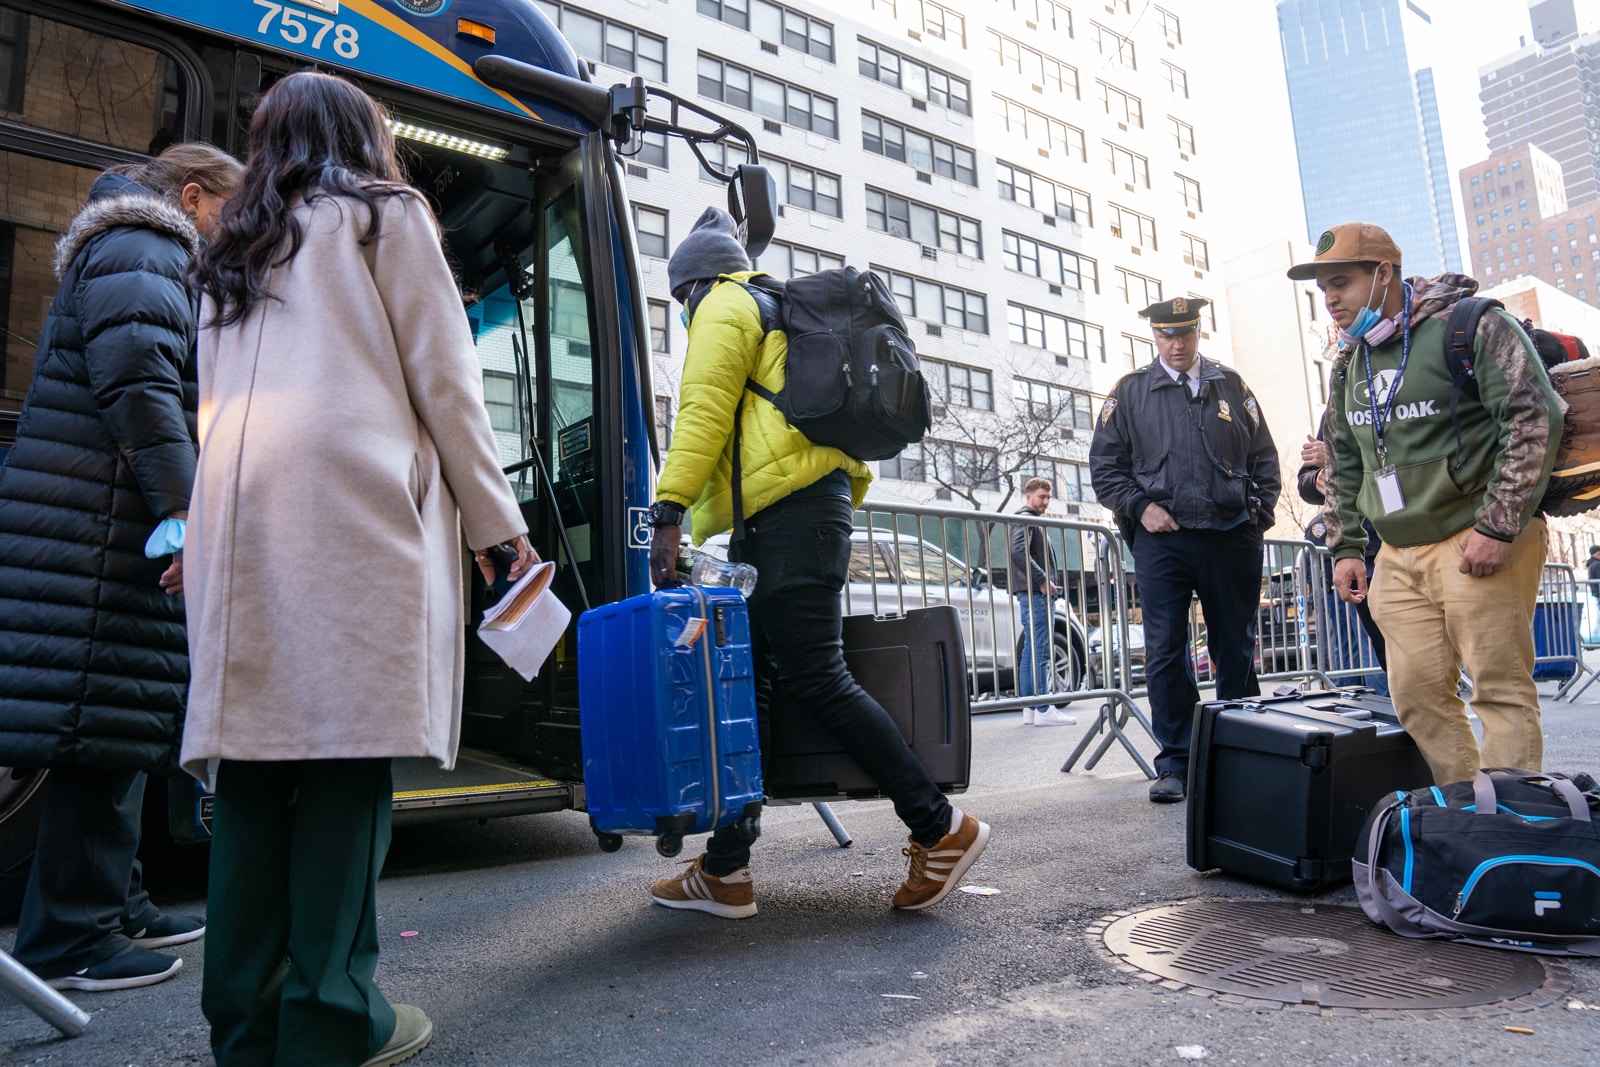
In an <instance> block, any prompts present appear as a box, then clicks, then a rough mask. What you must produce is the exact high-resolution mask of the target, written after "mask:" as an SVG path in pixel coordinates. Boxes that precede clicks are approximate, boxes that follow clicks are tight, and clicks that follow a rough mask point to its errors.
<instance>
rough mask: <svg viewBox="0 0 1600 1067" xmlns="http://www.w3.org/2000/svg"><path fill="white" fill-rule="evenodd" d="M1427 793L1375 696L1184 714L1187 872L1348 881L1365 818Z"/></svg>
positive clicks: (1316, 882)
mask: <svg viewBox="0 0 1600 1067" xmlns="http://www.w3.org/2000/svg"><path fill="white" fill-rule="evenodd" d="M1432 784H1433V776H1432V774H1430V773H1429V771H1428V765H1427V763H1425V762H1424V761H1423V759H1422V753H1421V752H1419V751H1417V745H1416V742H1414V741H1412V740H1411V736H1410V735H1409V734H1407V733H1406V732H1405V730H1403V729H1401V727H1400V724H1399V722H1398V721H1397V720H1396V719H1395V714H1394V705H1393V704H1391V703H1390V702H1389V700H1388V698H1386V697H1380V696H1377V695H1376V694H1374V693H1372V692H1370V691H1367V690H1360V689H1351V690H1343V691H1336V692H1312V693H1302V694H1297V695H1291V696H1286V697H1255V698H1250V699H1247V700H1219V701H1211V702H1208V703H1202V704H1200V705H1198V706H1197V707H1196V708H1195V719H1194V737H1193V741H1192V744H1191V746H1190V763H1189V813H1188V815H1189V826H1188V831H1189V833H1188V849H1187V851H1188V860H1189V866H1191V867H1193V868H1194V869H1195V870H1199V871H1204V870H1210V869H1212V868H1214V867H1220V868H1222V869H1223V870H1225V871H1229V872H1231V873H1234V874H1240V875H1244V876H1245V877H1247V878H1253V879H1255V880H1257V881H1261V882H1268V883H1270V884H1272V885H1279V886H1284V887H1286V888H1288V889H1306V890H1316V889H1323V888H1326V887H1327V886H1330V885H1334V884H1336V883H1339V882H1344V881H1348V880H1349V879H1350V857H1351V856H1352V855H1353V854H1354V853H1355V851H1356V848H1357V843H1358V842H1357V839H1358V838H1359V837H1360V836H1361V827H1362V824H1363V823H1364V822H1365V821H1366V818H1367V813H1368V812H1370V811H1371V810H1372V809H1373V808H1374V807H1376V806H1377V805H1378V804H1379V803H1380V802H1381V801H1382V800H1383V798H1384V797H1386V796H1390V795H1392V794H1394V793H1395V792H1397V791H1405V790H1411V789H1419V788H1423V787H1426V786H1429V785H1432Z"/></svg>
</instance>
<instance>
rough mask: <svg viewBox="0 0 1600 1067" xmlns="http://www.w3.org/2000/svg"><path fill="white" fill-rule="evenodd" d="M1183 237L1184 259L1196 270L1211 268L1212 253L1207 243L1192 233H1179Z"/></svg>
mask: <svg viewBox="0 0 1600 1067" xmlns="http://www.w3.org/2000/svg"><path fill="white" fill-rule="evenodd" d="M1179 236H1180V237H1181V238H1182V239H1183V244H1182V248H1183V261H1184V262H1185V263H1187V264H1189V266H1191V267H1194V268H1195V269H1196V270H1210V269H1211V254H1210V252H1209V251H1208V250H1207V249H1206V243H1205V242H1204V241H1202V240H1201V239H1200V238H1198V237H1196V236H1195V235H1194V234H1192V233H1184V234H1179Z"/></svg>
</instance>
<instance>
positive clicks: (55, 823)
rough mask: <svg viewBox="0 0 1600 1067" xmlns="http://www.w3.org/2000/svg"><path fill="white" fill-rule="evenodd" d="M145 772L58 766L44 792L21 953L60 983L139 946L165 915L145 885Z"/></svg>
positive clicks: (20, 930)
mask: <svg viewBox="0 0 1600 1067" xmlns="http://www.w3.org/2000/svg"><path fill="white" fill-rule="evenodd" d="M144 781H145V776H144V772H142V771H126V770H119V771H105V770H97V769H94V768H71V769H65V768H58V769H55V770H52V771H50V773H49V774H47V775H46V776H45V780H44V783H43V784H42V785H41V786H40V790H41V792H42V803H41V805H40V808H39V848H38V851H37V852H36V853H34V857H33V868H32V870H31V871H29V873H28V886H27V890H26V891H25V893H24V895H23V898H22V914H21V916H20V917H19V918H18V919H17V943H16V947H15V949H14V951H13V955H14V956H15V957H16V959H17V961H18V962H19V963H21V964H23V965H24V966H25V967H28V968H29V969H31V970H33V971H35V972H37V973H38V974H39V975H40V976H41V977H44V978H60V977H62V976H63V975H68V974H71V973H73V972H74V971H79V970H82V969H83V968H85V967H93V966H94V965H95V964H97V963H103V962H104V961H106V960H108V959H110V958H111V957H112V956H115V955H118V954H119V953H122V952H126V951H127V950H128V949H130V948H132V947H133V942H131V941H129V940H128V937H127V935H126V933H125V932H124V931H132V932H135V933H136V932H138V931H139V930H140V929H141V928H143V927H145V926H148V925H149V924H150V923H151V922H154V921H155V920H156V919H158V918H160V917H161V912H160V910H159V909H157V908H156V907H155V906H154V905H153V904H151V903H150V895H149V894H148V893H146V892H145V891H144V888H143V886H142V884H141V883H142V881H143V872H142V870H141V868H140V866H139V861H138V860H137V859H135V858H134V853H135V852H137V851H138V849H139V816H140V812H141V810H142V809H143V807H144Z"/></svg>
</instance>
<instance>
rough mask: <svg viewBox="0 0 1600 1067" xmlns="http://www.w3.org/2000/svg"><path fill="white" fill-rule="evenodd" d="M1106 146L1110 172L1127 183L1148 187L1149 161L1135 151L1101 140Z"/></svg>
mask: <svg viewBox="0 0 1600 1067" xmlns="http://www.w3.org/2000/svg"><path fill="white" fill-rule="evenodd" d="M1100 143H1101V144H1103V145H1105V146H1106V160H1107V162H1109V163H1110V164H1111V173H1112V174H1115V175H1116V176H1117V177H1119V178H1121V179H1122V180H1123V181H1124V182H1126V183H1127V184H1129V185H1142V186H1144V187H1145V188H1146V189H1148V188H1150V161H1149V160H1148V159H1146V158H1145V157H1144V156H1141V155H1139V154H1138V153H1137V152H1130V151H1129V150H1128V149H1126V148H1123V147H1122V146H1121V145H1119V144H1113V143H1112V142H1110V141H1102V142H1100Z"/></svg>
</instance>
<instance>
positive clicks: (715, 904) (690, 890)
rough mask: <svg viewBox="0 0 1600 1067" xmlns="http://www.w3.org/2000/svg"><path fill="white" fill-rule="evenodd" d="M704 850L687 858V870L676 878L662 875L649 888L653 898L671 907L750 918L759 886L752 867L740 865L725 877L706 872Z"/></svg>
mask: <svg viewBox="0 0 1600 1067" xmlns="http://www.w3.org/2000/svg"><path fill="white" fill-rule="evenodd" d="M705 858H706V857H705V853H703V852H702V853H701V854H700V855H698V856H696V857H695V858H694V859H692V860H685V861H684V864H685V870H684V872H683V873H682V874H680V875H678V876H677V877H676V878H663V879H662V880H661V881H659V882H657V883H656V884H655V885H653V886H651V887H650V899H652V900H654V901H655V902H656V903H657V904H660V905H663V906H664V907H668V908H687V909H689V910H690V911H703V912H706V913H707V914H709V915H720V916H721V917H722V918H724V919H748V918H750V917H751V916H752V915H754V914H755V913H756V887H755V883H754V882H752V881H751V880H750V868H749V867H740V868H739V869H738V870H737V871H734V872H733V873H732V874H729V875H727V876H726V877H723V878H718V877H717V876H716V875H714V874H707V873H706V872H705V871H704V870H703V869H702V867H701V863H702V862H703V861H704V860H705Z"/></svg>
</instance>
